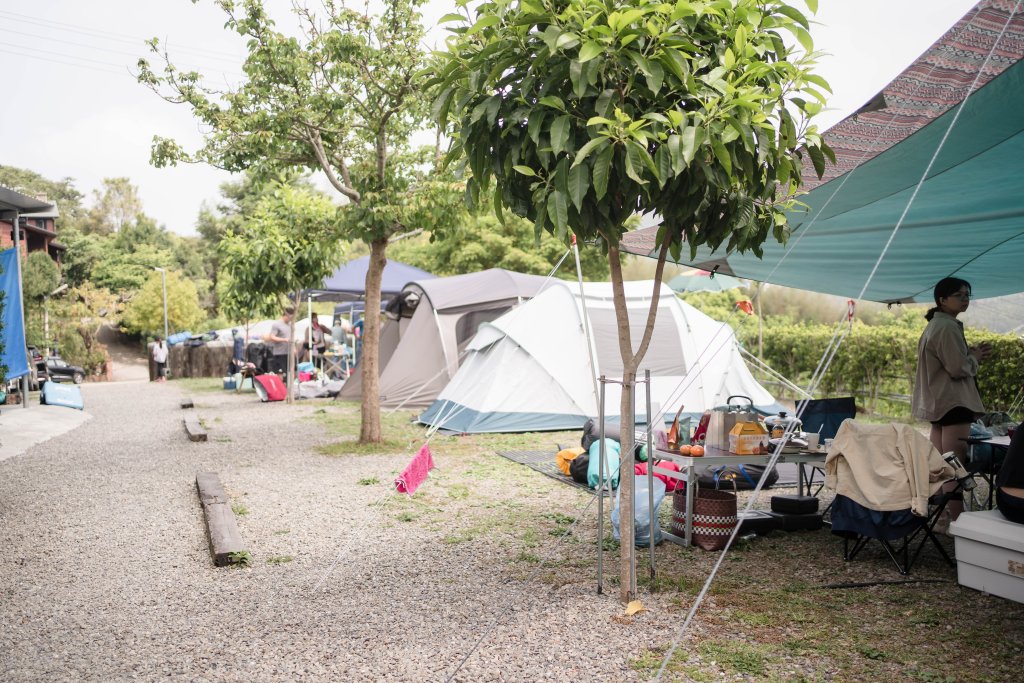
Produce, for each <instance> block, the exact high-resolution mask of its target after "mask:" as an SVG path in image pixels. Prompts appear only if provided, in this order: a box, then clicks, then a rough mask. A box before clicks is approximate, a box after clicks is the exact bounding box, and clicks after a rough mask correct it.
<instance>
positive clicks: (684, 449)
mask: <svg viewBox="0 0 1024 683" xmlns="http://www.w3.org/2000/svg"><path fill="white" fill-rule="evenodd" d="M701 450H703V449H701ZM691 452H693V447H692V446H689V445H686V446H680V447H679V455H690V453H691Z"/></svg>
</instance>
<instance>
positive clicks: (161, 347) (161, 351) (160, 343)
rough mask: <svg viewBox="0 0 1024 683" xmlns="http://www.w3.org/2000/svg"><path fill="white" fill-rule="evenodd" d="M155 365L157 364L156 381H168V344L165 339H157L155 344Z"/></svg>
mask: <svg viewBox="0 0 1024 683" xmlns="http://www.w3.org/2000/svg"><path fill="white" fill-rule="evenodd" d="M153 363H154V364H156V381H157V382H166V381H167V344H165V343H164V340H163V337H159V336H158V337H157V338H156V341H154V342H153Z"/></svg>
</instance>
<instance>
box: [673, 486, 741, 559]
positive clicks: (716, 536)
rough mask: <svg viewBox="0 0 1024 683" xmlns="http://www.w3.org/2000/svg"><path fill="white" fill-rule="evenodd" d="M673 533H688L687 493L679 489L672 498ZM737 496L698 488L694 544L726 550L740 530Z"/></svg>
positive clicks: (711, 548)
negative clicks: (731, 537) (733, 533)
mask: <svg viewBox="0 0 1024 683" xmlns="http://www.w3.org/2000/svg"><path fill="white" fill-rule="evenodd" d="M672 508H673V510H672V512H673V514H672V533H674V534H678V535H683V534H684V533H685V531H686V490H685V488H679V489H676V491H675V493H674V494H673V497H672ZM737 519H738V517H737V514H736V494H734V493H729V492H728V491H718V490H715V489H709V488H703V489H702V488H699V487H698V488H697V497H696V499H694V501H693V543H694V544H695V545H697V546H699V547H701V548H703V549H704V550H722V549H723V548H725V546H726V544H727V543H728V542H729V537H730V536H731V535H732V530H733V529H734V528H736V522H737Z"/></svg>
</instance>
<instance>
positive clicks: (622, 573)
mask: <svg viewBox="0 0 1024 683" xmlns="http://www.w3.org/2000/svg"><path fill="white" fill-rule="evenodd" d="M669 234H670V233H669V231H666V232H665V237H664V238H663V240H662V243H661V246H660V249H659V253H658V265H657V267H656V268H655V270H654V291H653V292H652V293H651V305H650V309H649V310H648V312H647V324H646V326H645V327H644V334H643V337H642V338H641V340H640V345H639V346H638V347H637V350H636V353H635V354H634V353H633V339H632V336H631V335H630V330H629V309H628V308H627V307H626V293H625V291H624V289H623V285H622V263H621V261H620V260H619V247H618V245H617V244H610V245H609V247H608V265H609V267H610V270H611V278H612V299H613V300H614V302H615V322H616V326H617V327H618V333H619V355H620V357H621V358H622V398H621V400H620V401H619V434H620V438H621V439H622V440H621V442H620V445H621V447H622V464H621V467H620V469H619V520H620V521H619V524H620V528H619V532H620V533H619V537H620V538H621V539H622V545H621V547H620V549H619V550H620V554H619V599H620V600H622V602H623V603H628V602H629V601H630V600H632V599H633V598H634V597H635V596H636V572H635V571H634V570H633V568H634V566H635V563H634V558H633V555H634V552H635V547H636V545H635V537H636V533H635V530H634V529H633V515H634V510H635V508H634V502H633V501H634V498H635V492H634V490H633V441H634V438H635V436H634V427H635V425H634V415H635V413H634V408H633V403H634V397H635V396H636V386H635V382H636V374H637V369H638V368H639V367H640V361H642V360H643V358H644V356H645V355H646V354H647V348H648V347H649V346H650V344H651V337H652V335H653V333H654V322H655V319H656V317H657V314H658V301H659V298H660V296H661V278H662V275H663V274H664V272H665V258H666V256H667V255H668V245H669ZM647 428H648V429H650V428H651V425H647ZM648 461H649V462H653V454H651V456H650V457H648ZM651 523H652V524H655V523H657V516H656V515H655V511H653V510H652V511H651Z"/></svg>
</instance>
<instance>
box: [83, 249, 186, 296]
mask: <svg viewBox="0 0 1024 683" xmlns="http://www.w3.org/2000/svg"><path fill="white" fill-rule="evenodd" d="M104 246H105V247H107V248H106V249H104V250H103V252H104V256H103V258H102V259H101V260H99V261H97V262H96V264H95V265H94V266H93V269H92V272H91V273H90V275H89V281H90V282H92V283H93V284H95V285H96V286H98V287H104V288H106V289H109V290H110V291H111V292H114V293H115V294H118V295H120V296H122V297H124V298H125V299H127V298H130V297H131V295H132V294H133V293H134V292H135V291H136V290H138V289H140V288H141V287H142V286H143V285H144V284H146V282H147V281H148V280H149V278H150V277H151V276H152V274H153V269H154V268H157V267H160V268H167V267H170V265H171V263H172V262H173V258H172V256H171V253H170V252H169V251H164V250H161V249H158V248H157V247H154V246H151V245H148V244H144V245H140V246H138V247H137V248H136V249H135V250H134V251H130V252H125V251H120V250H118V249H116V248H113V245H112V244H111V243H110V242H109V241H108V242H107V243H106V244H105V245H104Z"/></svg>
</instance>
